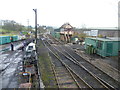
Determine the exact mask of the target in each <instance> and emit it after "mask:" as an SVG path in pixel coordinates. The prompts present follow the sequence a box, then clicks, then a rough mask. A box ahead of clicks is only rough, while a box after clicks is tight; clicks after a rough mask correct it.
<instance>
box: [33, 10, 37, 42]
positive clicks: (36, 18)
mask: <svg viewBox="0 0 120 90" xmlns="http://www.w3.org/2000/svg"><path fill="white" fill-rule="evenodd" d="M33 11H34V12H35V40H36V44H37V9H33Z"/></svg>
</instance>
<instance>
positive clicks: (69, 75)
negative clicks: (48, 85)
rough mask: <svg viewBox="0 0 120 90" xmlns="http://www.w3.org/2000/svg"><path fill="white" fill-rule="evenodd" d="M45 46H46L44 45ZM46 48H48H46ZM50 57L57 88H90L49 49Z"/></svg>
mask: <svg viewBox="0 0 120 90" xmlns="http://www.w3.org/2000/svg"><path fill="white" fill-rule="evenodd" d="M45 45H46V44H45ZM47 48H48V47H47ZM48 49H49V51H50V56H51V57H52V58H53V59H52V61H51V63H52V68H53V72H54V75H55V77H56V82H57V85H58V88H91V89H93V88H92V87H91V86H89V85H88V84H87V83H86V82H85V81H84V80H83V79H82V78H81V77H79V75H77V74H76V73H75V72H74V71H73V70H72V69H70V67H69V66H68V65H66V64H65V63H64V62H63V61H62V60H61V59H60V58H59V57H58V55H56V53H54V52H53V50H51V49H52V48H51V49H50V48H48Z"/></svg>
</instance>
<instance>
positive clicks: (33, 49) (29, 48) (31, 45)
mask: <svg viewBox="0 0 120 90" xmlns="http://www.w3.org/2000/svg"><path fill="white" fill-rule="evenodd" d="M29 51H36V47H35V43H30V44H29V45H28V46H27V47H26V52H29Z"/></svg>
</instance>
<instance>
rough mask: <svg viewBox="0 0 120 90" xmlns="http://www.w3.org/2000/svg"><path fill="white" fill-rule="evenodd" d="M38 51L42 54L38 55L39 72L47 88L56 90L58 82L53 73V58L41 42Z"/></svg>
mask: <svg viewBox="0 0 120 90" xmlns="http://www.w3.org/2000/svg"><path fill="white" fill-rule="evenodd" d="M38 50H39V52H40V53H39V55H38V59H39V68H40V69H39V70H40V73H41V78H42V81H43V83H44V85H45V88H56V87H57V86H56V81H55V77H54V74H53V71H52V64H51V62H50V60H51V58H50V56H49V54H48V52H47V50H46V48H45V47H44V46H43V44H42V43H41V42H40V45H39V49H38Z"/></svg>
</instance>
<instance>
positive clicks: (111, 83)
mask: <svg viewBox="0 0 120 90" xmlns="http://www.w3.org/2000/svg"><path fill="white" fill-rule="evenodd" d="M55 41H56V40H55ZM58 48H59V52H62V54H63V55H65V56H67V57H69V58H71V59H73V60H74V61H76V62H77V63H80V64H81V65H82V66H83V67H84V68H85V69H87V70H89V71H90V72H91V73H93V74H94V75H95V76H96V77H97V78H98V79H99V80H100V81H102V82H103V83H104V84H106V85H107V86H108V87H110V88H118V86H119V85H120V84H119V82H118V81H116V80H114V79H113V78H112V77H111V76H109V75H108V74H106V73H105V72H103V71H102V70H100V69H99V68H97V67H96V66H94V65H93V64H91V63H90V62H88V61H86V60H85V59H83V58H82V57H81V56H80V55H78V54H76V53H75V52H74V51H73V50H72V49H70V48H67V47H65V46H62V48H61V47H60V46H56V48H55V49H56V50H57V49H58Z"/></svg>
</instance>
